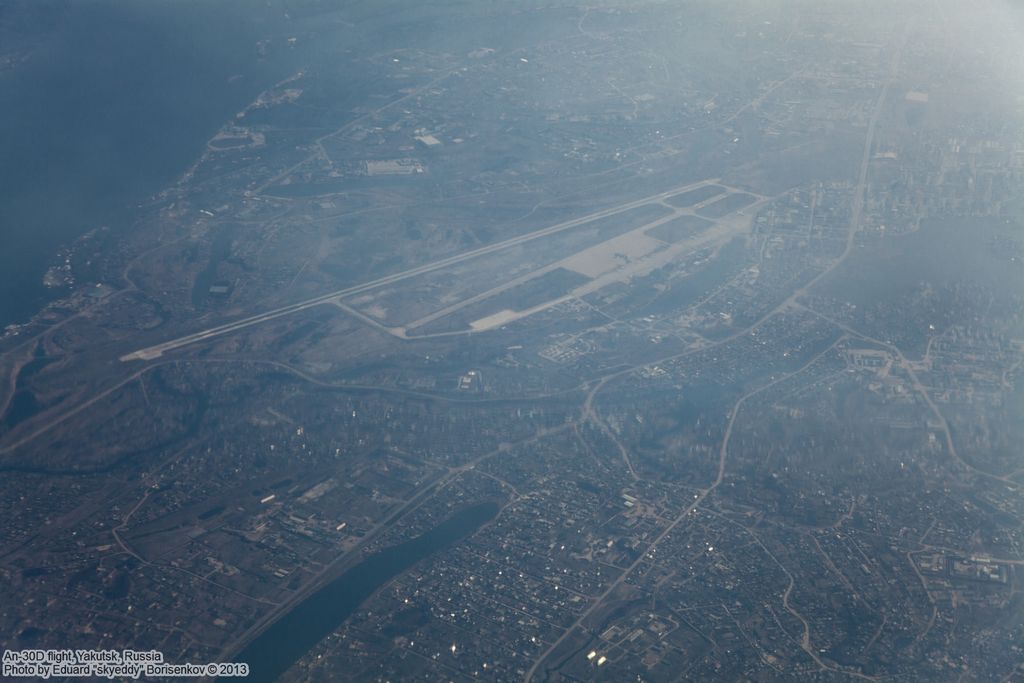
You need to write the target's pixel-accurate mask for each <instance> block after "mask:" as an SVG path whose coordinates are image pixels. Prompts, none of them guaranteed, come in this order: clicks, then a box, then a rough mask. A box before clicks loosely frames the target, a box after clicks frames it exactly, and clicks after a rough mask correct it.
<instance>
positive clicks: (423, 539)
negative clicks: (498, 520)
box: [233, 503, 498, 683]
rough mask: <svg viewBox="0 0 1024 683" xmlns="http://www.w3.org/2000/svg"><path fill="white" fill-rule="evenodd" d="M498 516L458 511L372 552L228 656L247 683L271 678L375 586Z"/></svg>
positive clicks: (486, 507)
mask: <svg viewBox="0 0 1024 683" xmlns="http://www.w3.org/2000/svg"><path fill="white" fill-rule="evenodd" d="M497 514H498V506H497V505H495V504H494V503H481V504H479V505H474V506H472V507H469V508H466V509H464V510H460V511H459V512H456V513H455V514H454V515H452V516H451V517H449V518H448V519H446V520H445V521H443V522H441V523H440V524H438V525H437V526H436V527H434V528H433V529H431V530H430V531H427V532H426V533H424V534H422V535H420V536H417V537H416V538H413V539H410V540H408V541H405V542H404V543H400V544H398V545H395V546H391V547H390V548H385V549H384V550H381V551H379V552H377V553H374V554H373V555H371V556H369V557H368V558H366V559H365V560H363V561H362V562H360V563H359V564H357V565H355V566H354V567H352V568H351V569H349V570H348V571H346V572H345V573H344V574H342V575H341V576H340V577H338V578H337V579H334V580H333V581H331V582H330V583H328V584H327V585H326V586H324V587H323V588H321V589H320V590H318V591H316V592H315V593H313V594H312V595H310V596H308V597H307V598H306V599H305V600H303V601H302V602H300V603H299V604H298V605H297V606H296V607H294V608H293V609H292V610H291V611H289V612H288V613H287V614H285V616H284V617H282V618H281V619H279V620H278V621H276V622H275V623H274V624H273V625H271V627H270V628H268V629H267V630H266V631H264V632H263V633H262V634H260V635H259V636H258V637H257V638H256V639H255V640H253V641H252V642H251V643H249V645H248V646H246V648H245V649H244V650H242V651H241V652H240V653H239V654H238V655H237V656H236V657H234V658H233V659H234V660H235V661H237V662H246V663H248V664H249V671H250V673H249V677H248V678H247V679H246V682H247V683H269V682H270V681H274V680H276V679H277V677H278V676H280V675H281V674H283V673H284V672H285V671H287V670H288V668H289V667H291V665H292V664H294V663H295V662H296V661H298V660H299V659H300V658H301V657H302V656H303V655H304V654H306V653H307V652H308V651H309V650H310V649H312V648H313V647H314V646H315V645H316V644H317V643H319V642H320V641H321V640H323V639H324V638H325V637H327V636H328V635H329V634H330V633H331V632H332V631H334V630H335V629H336V628H338V627H339V626H341V625H342V624H343V623H344V622H345V620H346V619H348V617H349V615H351V614H352V613H353V612H355V611H356V610H357V609H358V608H359V606H360V605H361V604H363V602H364V601H365V600H366V599H367V598H369V597H370V596H371V595H373V593H374V592H376V591H377V589H378V588H380V587H381V586H383V585H384V584H386V583H387V582H388V581H390V580H391V579H393V578H394V577H396V576H398V575H399V574H401V573H402V572H404V571H406V570H407V569H409V568H410V567H412V566H413V565H414V564H416V563H417V562H419V561H420V560H422V559H424V558H426V557H429V556H430V555H433V554H434V553H437V552H440V551H441V550H444V549H445V548H447V547H448V546H450V545H452V544H453V543H455V542H456V541H459V540H461V539H463V538H466V537H467V536H469V535H470V534H472V533H473V532H475V531H476V530H477V529H479V528H480V527H481V526H482V525H484V524H486V523H487V522H489V521H490V520H492V519H494V517H495V516H496V515H497Z"/></svg>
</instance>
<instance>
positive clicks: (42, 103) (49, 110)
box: [0, 0, 301, 330]
mask: <svg viewBox="0 0 1024 683" xmlns="http://www.w3.org/2000/svg"><path fill="white" fill-rule="evenodd" d="M46 1H48V0H39V2H46ZM52 4H54V5H57V3H52ZM243 10H244V11H243ZM8 11H9V12H18V11H19V8H18V6H17V5H16V4H15V5H12V6H11V7H9V8H8ZM55 16H56V18H55V20H53V21H49V22H46V23H45V24H39V23H37V24H33V23H32V22H30V21H29V20H28V19H25V18H22V21H23V23H26V25H25V26H22V27H21V28H20V29H19V33H18V35H17V36H16V37H17V39H18V41H19V47H20V48H21V49H22V51H23V53H24V54H25V55H27V58H26V59H24V61H22V62H20V63H19V64H17V65H16V66H14V67H13V68H8V69H2V70H0V150H3V152H2V154H0V330H2V329H3V327H5V326H6V325H8V324H11V323H15V322H24V321H26V320H27V319H29V318H30V317H31V316H32V315H33V314H35V313H36V312H37V311H38V310H39V309H40V308H41V307H42V306H43V305H45V304H46V303H47V302H48V301H50V300H52V299H53V298H55V297H59V296H61V295H62V294H64V292H63V291H61V290H60V289H57V290H48V289H47V288H46V287H44V286H43V284H42V278H43V274H44V273H45V271H46V269H47V267H48V265H50V264H51V263H52V262H53V259H54V258H55V255H56V253H57V251H58V249H59V248H60V247H61V246H64V245H68V244H70V243H72V242H74V240H75V239H76V238H78V237H79V236H81V235H84V234H85V233H87V232H89V231H90V230H92V229H94V228H97V227H100V226H103V225H106V226H110V227H111V228H114V229H122V230H123V229H127V228H128V227H129V226H130V225H131V223H132V220H133V219H134V218H135V216H134V214H133V211H132V207H135V206H138V204H140V203H141V202H143V201H145V200H146V199H147V198H148V197H150V196H152V195H153V194H155V193H157V192H158V191H160V190H161V189H163V188H165V187H166V186H167V185H169V184H170V183H172V182H173V181H174V180H175V179H176V178H177V177H179V176H180V174H181V173H183V172H184V171H185V170H186V169H187V168H188V167H189V166H190V165H191V164H192V163H193V162H194V161H195V159H196V158H197V157H198V156H199V154H200V153H201V152H202V150H203V147H204V145H205V143H206V141H207V140H208V139H209V138H210V137H211V136H212V135H213V134H214V133H215V132H216V131H217V129H218V128H219V127H220V126H221V125H222V124H223V123H224V122H225V121H227V120H229V119H231V118H232V116H233V114H234V113H235V112H237V111H238V110H239V109H241V108H243V107H244V106H245V105H246V104H247V103H248V102H250V101H252V100H253V99H254V98H255V97H256V96H257V95H258V94H259V93H260V92H261V91H262V90H264V89H266V87H268V86H269V85H271V84H273V83H274V82H276V81H277V80H279V79H281V78H283V77H284V76H286V75H288V73H290V70H291V69H293V68H295V64H298V63H299V61H298V60H299V59H300V58H301V56H300V55H299V54H298V51H290V50H286V49H282V50H277V51H274V52H271V53H270V54H269V55H268V56H267V58H261V57H260V56H259V54H258V53H257V45H256V44H257V41H259V40H261V39H264V38H266V37H269V36H273V37H274V38H277V39H278V40H280V39H281V35H284V34H280V33H279V32H281V31H286V30H288V29H289V28H290V27H289V26H288V22H287V20H286V18H285V16H284V12H283V10H281V8H280V7H278V8H277V9H276V10H275V9H273V8H272V7H271V6H270V4H269V3H254V2H251V1H250V0H218V1H217V2H208V1H205V0H146V2H124V1H123V0H78V1H76V2H71V3H67V4H66V6H63V8H62V9H59V10H57V11H56V15H55ZM275 32H278V33H275ZM73 265H74V264H73Z"/></svg>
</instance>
